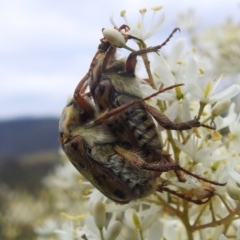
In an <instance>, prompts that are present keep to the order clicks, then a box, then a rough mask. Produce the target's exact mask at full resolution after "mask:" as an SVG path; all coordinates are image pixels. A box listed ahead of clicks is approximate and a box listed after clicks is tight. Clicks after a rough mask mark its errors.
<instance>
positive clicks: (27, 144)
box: [0, 118, 59, 161]
mask: <svg viewBox="0 0 240 240" xmlns="http://www.w3.org/2000/svg"><path fill="white" fill-rule="evenodd" d="M58 121H59V119H57V118H26V119H15V120H10V121H0V161H3V160H14V159H18V158H21V156H26V155H29V154H35V153H39V152H46V151H47V152H50V151H58V149H59V142H58Z"/></svg>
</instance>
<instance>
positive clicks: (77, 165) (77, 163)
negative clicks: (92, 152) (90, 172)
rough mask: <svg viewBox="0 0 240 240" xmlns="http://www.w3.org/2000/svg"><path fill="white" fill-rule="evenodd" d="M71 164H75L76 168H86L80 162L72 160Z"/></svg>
mask: <svg viewBox="0 0 240 240" xmlns="http://www.w3.org/2000/svg"><path fill="white" fill-rule="evenodd" d="M72 164H73V165H74V166H75V168H77V169H79V168H81V169H85V168H86V167H85V165H84V164H82V163H81V162H74V161H72Z"/></svg>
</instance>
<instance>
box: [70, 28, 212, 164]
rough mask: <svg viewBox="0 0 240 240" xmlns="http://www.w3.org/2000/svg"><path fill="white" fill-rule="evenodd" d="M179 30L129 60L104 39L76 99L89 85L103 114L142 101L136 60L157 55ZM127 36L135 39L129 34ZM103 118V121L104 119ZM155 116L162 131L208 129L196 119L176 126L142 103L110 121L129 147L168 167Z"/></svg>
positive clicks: (80, 84)
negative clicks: (117, 54) (162, 41)
mask: <svg viewBox="0 0 240 240" xmlns="http://www.w3.org/2000/svg"><path fill="white" fill-rule="evenodd" d="M121 29H126V25H123V26H122V27H121V28H120V30H121ZM177 30H178V29H174V31H173V32H172V33H171V34H170V36H169V37H168V38H167V39H166V40H165V41H164V43H162V44H161V45H158V46H156V47H150V48H146V49H142V50H139V51H135V52H132V53H130V54H129V56H128V58H127V60H126V61H125V60H120V61H117V60H116V59H115V55H116V49H117V48H116V47H115V46H113V45H111V44H110V43H109V42H108V41H107V40H106V39H102V40H101V43H100V45H99V49H98V52H97V53H96V54H95V56H94V58H93V60H92V63H91V65H90V69H89V72H88V73H87V74H86V76H85V77H84V78H83V79H82V80H81V81H80V82H79V85H78V86H77V87H76V89H75V92H74V96H75V98H77V97H78V96H79V95H81V94H82V93H83V92H84V90H85V88H82V87H79V86H82V85H84V86H87V85H88V86H89V88H90V92H91V95H92V97H93V99H94V102H95V104H96V106H97V107H98V109H99V110H100V112H104V111H110V112H111V110H113V109H116V108H119V107H121V106H123V105H125V104H127V103H130V102H134V101H137V100H140V99H141V98H142V93H141V91H140V87H139V80H138V79H137V78H136V77H135V66H136V63H137V60H136V57H137V56H138V55H142V54H146V53H148V52H157V51H158V50H159V49H160V48H161V47H162V46H164V45H165V44H166V43H167V42H168V41H169V40H170V38H171V37H172V36H173V34H174V33H175V32H176V31H177ZM124 36H125V37H126V38H134V37H132V36H128V35H127V36H126V35H124ZM86 83H87V84H86ZM103 116H105V115H103ZM103 116H102V118H101V121H103V120H104V117H103ZM107 117H109V116H107ZM152 117H153V118H154V119H155V120H156V121H157V122H158V123H159V124H160V125H161V126H162V127H163V128H165V129H170V130H188V129H191V128H193V127H200V126H204V127H208V126H206V125H203V124H201V123H200V122H199V120H198V119H197V118H194V119H193V120H190V121H188V122H184V123H173V122H172V121H170V120H169V119H168V118H167V117H166V116H165V115H164V114H162V113H161V112H160V111H159V110H157V109H156V108H154V107H152V106H150V105H148V104H146V103H144V102H142V101H141V102H140V103H139V104H137V105H134V106H132V107H128V108H127V109H126V111H124V112H123V113H122V114H120V115H119V117H118V118H115V121H111V122H110V123H109V124H108V125H109V127H110V128H111V130H112V131H113V132H114V133H115V134H116V136H117V138H118V141H119V142H121V143H122V144H125V145H126V146H129V147H134V148H137V149H141V150H142V151H143V152H144V155H145V161H146V162H149V163H151V162H162V163H163V164H165V163H169V162H171V160H170V158H169V154H164V152H163V150H162V145H161V143H160V140H159V135H158V132H157V129H156V126H155V124H154V122H153V119H152ZM209 128H211V127H209Z"/></svg>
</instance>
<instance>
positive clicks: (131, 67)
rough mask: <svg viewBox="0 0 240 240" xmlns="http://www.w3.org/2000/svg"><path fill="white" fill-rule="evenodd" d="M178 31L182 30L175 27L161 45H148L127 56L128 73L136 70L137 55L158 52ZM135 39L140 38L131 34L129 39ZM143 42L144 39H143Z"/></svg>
mask: <svg viewBox="0 0 240 240" xmlns="http://www.w3.org/2000/svg"><path fill="white" fill-rule="evenodd" d="M177 31H180V29H179V28H175V29H174V30H173V31H172V32H171V34H170V35H169V36H168V38H167V39H166V40H165V41H164V42H163V43H162V44H160V45H157V46H155V47H148V48H143V49H140V50H138V51H134V52H132V53H131V54H129V56H128V58H127V61H126V69H125V71H126V72H127V73H133V74H134V72H135V67H136V63H137V56H140V55H143V54H146V53H150V52H156V53H157V52H158V51H159V49H161V48H162V47H163V46H165V45H166V44H167V43H168V42H169V40H170V39H171V38H172V36H173V35H174V33H175V32H177ZM131 38H132V39H135V40H138V41H139V40H140V39H138V38H136V37H133V36H131V35H130V36H129V39H131ZM141 42H142V41H141Z"/></svg>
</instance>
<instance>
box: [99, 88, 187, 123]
mask: <svg viewBox="0 0 240 240" xmlns="http://www.w3.org/2000/svg"><path fill="white" fill-rule="evenodd" d="M182 85H183V84H176V85H173V86H170V87H166V88H164V89H161V90H158V91H156V92H155V93H153V94H151V95H150V96H148V97H145V98H142V99H139V100H136V101H132V102H129V103H126V104H124V105H122V106H120V107H117V108H114V109H113V110H111V111H110V112H106V113H104V114H102V115H100V116H99V117H98V118H97V119H95V123H96V124H100V123H101V122H103V121H105V120H107V119H109V118H110V117H112V116H116V115H118V114H120V113H122V112H123V111H125V110H126V109H128V108H129V107H132V106H134V105H137V104H139V103H142V102H144V101H147V100H149V99H150V98H152V97H155V96H156V95H158V94H160V93H163V92H165V91H168V90H170V89H172V88H175V87H178V86H182Z"/></svg>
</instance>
